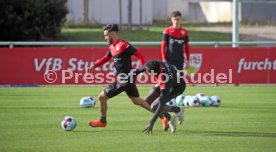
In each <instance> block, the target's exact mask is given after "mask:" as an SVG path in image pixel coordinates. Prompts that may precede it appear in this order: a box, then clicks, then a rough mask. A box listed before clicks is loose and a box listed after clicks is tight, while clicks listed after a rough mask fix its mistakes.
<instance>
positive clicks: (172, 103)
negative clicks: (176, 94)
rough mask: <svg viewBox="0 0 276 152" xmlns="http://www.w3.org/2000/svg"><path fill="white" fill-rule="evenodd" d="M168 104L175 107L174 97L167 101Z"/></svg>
mask: <svg viewBox="0 0 276 152" xmlns="http://www.w3.org/2000/svg"><path fill="white" fill-rule="evenodd" d="M167 105H168V106H172V107H176V101H175V98H173V99H172V100H171V101H169V102H167Z"/></svg>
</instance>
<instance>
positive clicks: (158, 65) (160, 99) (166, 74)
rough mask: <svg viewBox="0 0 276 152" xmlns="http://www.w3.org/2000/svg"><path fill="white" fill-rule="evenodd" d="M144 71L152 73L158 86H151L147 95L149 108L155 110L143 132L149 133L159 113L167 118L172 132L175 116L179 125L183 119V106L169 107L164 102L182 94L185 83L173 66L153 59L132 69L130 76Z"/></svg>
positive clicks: (174, 126)
mask: <svg viewBox="0 0 276 152" xmlns="http://www.w3.org/2000/svg"><path fill="white" fill-rule="evenodd" d="M144 71H147V72H148V73H149V74H151V75H154V77H155V79H156V80H157V82H158V84H157V86H158V87H153V89H152V90H151V91H150V92H149V95H148V99H150V100H151V101H150V102H151V103H152V104H151V109H152V110H153V111H155V112H154V116H153V118H152V119H151V120H150V124H149V125H148V126H147V127H146V128H145V129H144V132H146V133H147V134H151V133H152V129H153V126H154V123H155V121H156V120H157V118H158V117H159V116H160V115H161V114H164V116H165V117H166V118H167V119H168V120H169V125H170V128H171V132H173V133H174V132H175V129H176V125H175V118H176V117H178V122H179V124H180V125H181V124H182V123H183V121H184V116H183V112H184V107H181V108H180V107H171V106H168V105H166V103H167V102H169V101H170V100H171V99H173V98H175V97H177V96H178V95H180V94H182V93H183V92H184V90H185V88H186V83H185V81H184V79H183V77H178V71H177V69H176V67H175V66H173V65H170V64H168V63H165V62H161V61H154V60H152V61H149V62H148V63H146V64H145V65H144V66H142V67H140V68H137V69H136V70H134V71H132V72H131V73H130V76H131V77H133V76H136V75H137V74H139V73H141V72H144ZM168 112H175V113H176V115H173V116H170V115H166V114H168Z"/></svg>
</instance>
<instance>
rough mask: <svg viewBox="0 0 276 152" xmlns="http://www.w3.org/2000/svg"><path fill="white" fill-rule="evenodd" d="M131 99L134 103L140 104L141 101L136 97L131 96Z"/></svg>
mask: <svg viewBox="0 0 276 152" xmlns="http://www.w3.org/2000/svg"><path fill="white" fill-rule="evenodd" d="M131 101H132V103H133V104H134V105H141V101H140V100H139V99H138V98H131Z"/></svg>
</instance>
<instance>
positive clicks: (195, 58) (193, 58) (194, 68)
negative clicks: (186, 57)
mask: <svg viewBox="0 0 276 152" xmlns="http://www.w3.org/2000/svg"><path fill="white" fill-rule="evenodd" d="M201 64H202V54H201V53H194V54H191V55H190V67H189V68H188V69H186V72H187V75H188V76H191V75H192V74H196V73H197V72H198V71H199V69H200V67H201Z"/></svg>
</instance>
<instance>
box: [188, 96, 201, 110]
mask: <svg viewBox="0 0 276 152" xmlns="http://www.w3.org/2000/svg"><path fill="white" fill-rule="evenodd" d="M189 105H190V106H192V107H196V106H199V105H200V100H199V99H198V97H197V96H191V98H190V100H189Z"/></svg>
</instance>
